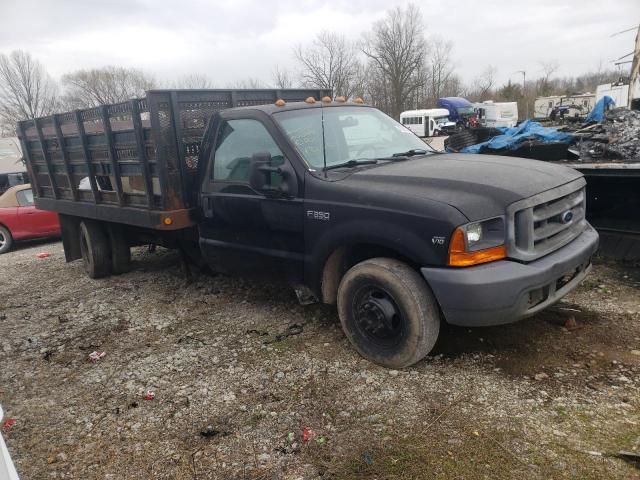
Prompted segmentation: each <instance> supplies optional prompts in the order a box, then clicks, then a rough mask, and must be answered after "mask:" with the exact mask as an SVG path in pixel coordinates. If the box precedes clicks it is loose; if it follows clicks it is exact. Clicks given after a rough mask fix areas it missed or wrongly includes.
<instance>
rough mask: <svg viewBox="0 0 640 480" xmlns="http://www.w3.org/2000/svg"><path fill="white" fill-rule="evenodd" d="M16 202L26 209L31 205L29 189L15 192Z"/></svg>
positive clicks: (31, 197)
mask: <svg viewBox="0 0 640 480" xmlns="http://www.w3.org/2000/svg"><path fill="white" fill-rule="evenodd" d="M16 200H17V201H18V205H20V206H21V207H28V206H30V205H33V190H31V189H30V188H29V189H27V190H20V191H19V192H16Z"/></svg>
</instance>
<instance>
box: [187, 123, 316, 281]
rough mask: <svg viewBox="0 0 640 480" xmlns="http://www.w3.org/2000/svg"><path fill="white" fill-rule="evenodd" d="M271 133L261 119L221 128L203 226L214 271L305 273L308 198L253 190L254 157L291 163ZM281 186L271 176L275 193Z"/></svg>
mask: <svg viewBox="0 0 640 480" xmlns="http://www.w3.org/2000/svg"><path fill="white" fill-rule="evenodd" d="M270 129H271V131H270ZM270 129H269V128H267V126H266V125H265V124H264V123H263V122H262V121H260V120H258V119H255V118H231V119H227V120H224V119H221V120H220V123H219V125H218V127H217V135H216V139H215V141H214V146H213V148H212V152H211V155H210V158H209V159H208V161H209V165H208V167H207V171H206V178H205V179H204V180H203V182H202V191H201V205H202V209H203V213H204V218H203V219H202V221H201V223H200V248H201V251H202V253H203V255H204V257H205V260H206V262H207V263H208V264H209V265H210V267H211V268H212V269H213V270H217V271H223V272H240V273H247V272H250V273H268V272H271V271H273V270H274V269H275V270H280V271H282V270H284V271H286V272H291V270H294V271H295V272H296V273H299V274H301V272H302V266H303V262H302V261H303V258H304V234H303V201H302V198H300V197H298V196H293V197H290V196H285V195H277V194H275V195H274V194H273V192H272V191H270V192H266V191H265V192H260V191H256V190H254V189H253V188H252V187H251V186H250V184H249V180H250V173H251V158H252V156H253V155H254V154H257V153H264V152H268V153H269V154H270V155H271V158H272V162H271V166H274V167H276V166H282V165H284V164H285V163H286V162H289V160H288V159H287V158H285V156H284V154H283V153H282V148H281V147H280V146H279V145H278V142H277V141H276V140H275V138H274V134H275V133H276V132H275V131H273V127H272V126H270ZM281 181H282V178H281V177H280V176H279V175H278V174H277V173H271V175H270V185H269V187H271V188H272V189H273V188H277V187H278V186H279V182H281ZM292 181H299V180H298V179H297V178H293V179H292ZM295 190H296V191H298V192H301V191H302V188H296V189H295Z"/></svg>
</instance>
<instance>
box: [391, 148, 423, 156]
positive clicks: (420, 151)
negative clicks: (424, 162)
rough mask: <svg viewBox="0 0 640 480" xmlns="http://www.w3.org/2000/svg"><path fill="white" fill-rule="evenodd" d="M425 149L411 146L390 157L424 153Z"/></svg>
mask: <svg viewBox="0 0 640 480" xmlns="http://www.w3.org/2000/svg"><path fill="white" fill-rule="evenodd" d="M426 154H427V151H426V150H423V149H422V148H412V149H411V150H407V151H406V152H398V153H394V154H393V155H391V156H392V157H413V156H414V155H426Z"/></svg>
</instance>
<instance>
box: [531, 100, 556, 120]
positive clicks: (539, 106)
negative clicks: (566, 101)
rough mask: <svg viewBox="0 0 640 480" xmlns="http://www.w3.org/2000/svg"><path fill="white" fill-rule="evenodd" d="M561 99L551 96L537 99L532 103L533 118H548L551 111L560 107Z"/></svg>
mask: <svg viewBox="0 0 640 480" xmlns="http://www.w3.org/2000/svg"><path fill="white" fill-rule="evenodd" d="M561 101H562V97H561V96H560V95H551V96H550V97H538V98H536V99H535V101H534V102H533V118H549V115H551V111H552V110H553V109H554V108H555V107H557V106H558V105H560V102H561Z"/></svg>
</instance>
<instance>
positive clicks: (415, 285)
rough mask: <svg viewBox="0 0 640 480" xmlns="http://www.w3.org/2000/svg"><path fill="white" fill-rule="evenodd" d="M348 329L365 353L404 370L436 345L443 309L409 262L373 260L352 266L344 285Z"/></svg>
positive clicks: (341, 302) (341, 300)
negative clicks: (441, 310) (440, 308)
mask: <svg viewBox="0 0 640 480" xmlns="http://www.w3.org/2000/svg"><path fill="white" fill-rule="evenodd" d="M337 300H338V302H337V303H338V314H339V316H340V323H341V324H342V328H343V330H344V332H345V334H346V336H347V338H348V339H349V341H350V342H351V344H352V345H353V346H354V347H355V349H356V350H357V351H358V353H359V354H360V355H362V356H363V357H364V358H366V359H367V360H370V361H372V362H374V363H377V364H378V365H382V366H384V367H388V368H403V367H407V366H409V365H413V364H414V363H416V362H418V361H420V360H421V359H422V358H424V357H425V356H426V355H427V354H428V353H429V352H430V351H431V349H432V348H433V346H434V344H435V343H436V340H437V339H438V333H439V331H440V310H439V308H438V304H437V302H436V299H435V297H434V296H433V293H432V292H431V289H430V288H429V286H428V285H427V283H426V282H425V281H424V280H423V279H422V277H420V275H419V274H418V273H417V272H416V271H415V270H413V269H412V268H411V267H409V265H407V264H405V263H403V262H400V261H398V260H394V259H390V258H373V259H370V260H366V261H364V262H361V263H359V264H357V265H355V266H354V267H352V268H351V269H350V270H349V271H347V273H346V274H345V275H344V277H343V278H342V280H341V281H340V285H339V287H338V299H337Z"/></svg>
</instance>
